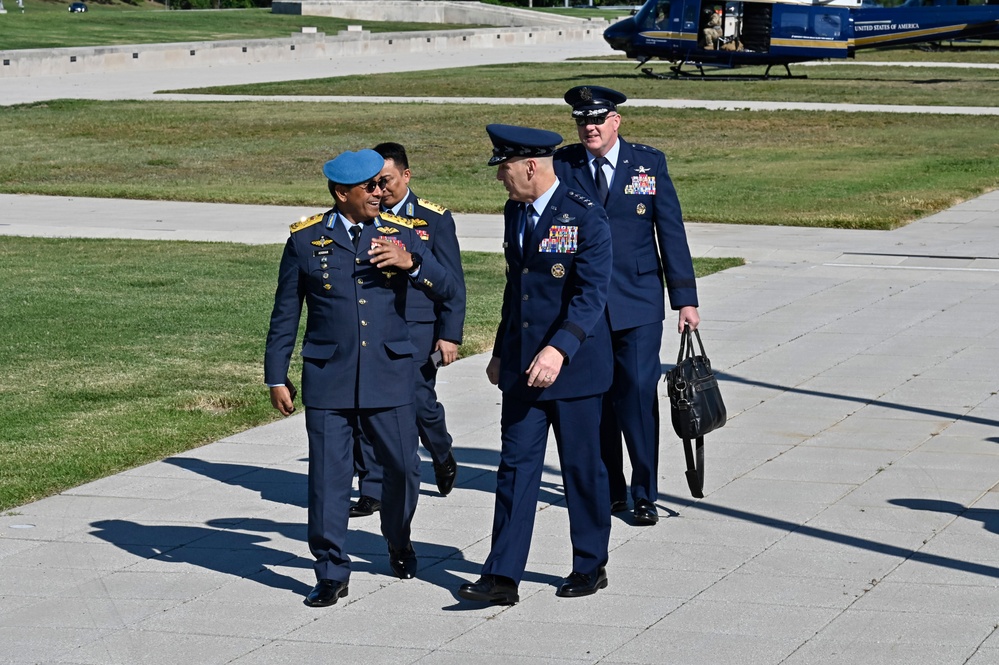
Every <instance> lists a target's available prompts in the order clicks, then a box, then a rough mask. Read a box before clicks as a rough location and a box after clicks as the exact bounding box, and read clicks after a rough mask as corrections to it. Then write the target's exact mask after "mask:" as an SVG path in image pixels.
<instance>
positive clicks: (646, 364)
mask: <svg viewBox="0 0 999 665" xmlns="http://www.w3.org/2000/svg"><path fill="white" fill-rule="evenodd" d="M626 100H627V97H625V96H624V95H623V94H621V93H620V92H617V91H615V90H610V89H609V88H602V87H600V86H578V87H575V88H572V89H571V90H569V91H568V92H567V93H565V101H566V103H568V104H569V105H570V106H572V117H573V119H574V120H575V122H576V129H577V131H578V134H579V140H580V141H581V143H577V144H574V145H570V146H566V147H564V148H562V149H561V150H559V151H558V152H557V153H556V154H555V171H556V172H557V173H558V175H559V178H561V179H563V180H564V181H565V182H566V184H567V185H568V186H569V187H573V188H576V189H578V190H580V191H582V192H584V193H585V194H587V195H588V196H591V197H593V198H594V200H596V201H597V202H598V203H599V204H600V205H602V206H604V208H606V210H607V216H608V218H609V219H610V228H611V234H612V235H613V237H614V267H613V274H612V277H611V284H610V290H609V292H608V295H607V318H608V320H609V321H610V327H611V331H612V332H611V337H612V340H613V345H614V385H613V387H612V388H611V390H610V392H609V393H608V396H607V400H606V401H605V404H604V415H603V418H602V422H601V429H602V432H601V448H602V455H603V459H604V463H605V464H606V465H607V472H608V474H609V476H610V493H611V501H612V503H613V505H612V510H613V511H614V512H619V511H623V510H627V508H628V501H627V484H626V483H625V479H624V472H623V470H622V469H623V456H622V453H621V434H622V433H623V434H624V440H625V443H626V444H627V447H628V455H629V457H630V459H631V466H632V475H631V496H632V499H633V500H634V520H635V523H636V524H640V525H653V524H655V523H656V522H658V521H659V514H658V511H657V510H656V500H657V499H658V498H659V494H658V482H657V481H658V474H659V393H658V383H659V378H660V375H661V367H660V362H659V347H660V345H661V344H662V336H663V319H664V318H665V317H666V309H665V305H664V303H663V278H664V277H665V281H666V294H667V295H668V296H669V301H670V305H671V306H672V308H673V309H674V310H678V321H677V329H678V330H679V331H682V330H683V326H684V324H688V323H689V324H690V327H691V329H694V328H697V324H698V322H699V321H700V317H699V315H698V313H697V286H696V283H695V281H694V265H693V262H692V261H691V258H690V249H689V248H688V246H687V235H686V232H685V231H684V228H683V216H682V215H681V213H680V202H679V200H677V197H676V190H674V189H673V183H672V181H671V180H670V177H669V173H668V172H667V170H666V157H665V155H663V153H661V152H660V151H658V150H656V149H655V148H650V147H649V146H647V145H641V144H638V143H628V142H627V141H625V140H624V139H623V138H621V137H620V136H618V128H619V127H620V125H621V115H620V114H619V113H618V112H617V105H618V104H622V103H623V102H625V101H626Z"/></svg>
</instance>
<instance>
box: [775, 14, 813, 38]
mask: <svg viewBox="0 0 999 665" xmlns="http://www.w3.org/2000/svg"><path fill="white" fill-rule="evenodd" d="M807 28H808V13H807V12H796V11H788V10H786V9H785V10H784V13H783V14H781V17H780V35H781V37H792V36H794V35H803V34H805V31H806V30H807Z"/></svg>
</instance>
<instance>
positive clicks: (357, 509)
mask: <svg viewBox="0 0 999 665" xmlns="http://www.w3.org/2000/svg"><path fill="white" fill-rule="evenodd" d="M381 509H382V502H381V501H378V500H376V499H372V498H371V497H370V496H362V497H361V498H360V499H358V500H357V503H352V504H351V505H350V516H351V517H367V516H368V515H374V514H375V513H377V512H378V511H379V510H381Z"/></svg>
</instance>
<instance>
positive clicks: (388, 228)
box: [378, 226, 399, 235]
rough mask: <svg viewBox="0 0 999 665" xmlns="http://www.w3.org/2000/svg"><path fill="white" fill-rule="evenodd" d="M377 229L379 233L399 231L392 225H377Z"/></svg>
mask: <svg viewBox="0 0 999 665" xmlns="http://www.w3.org/2000/svg"><path fill="white" fill-rule="evenodd" d="M378 230H379V231H380V232H381V233H388V234H389V235H391V234H393V233H399V229H397V228H395V227H394V226H379V227H378Z"/></svg>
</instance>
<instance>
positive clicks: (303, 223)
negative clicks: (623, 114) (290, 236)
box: [291, 213, 323, 233]
mask: <svg viewBox="0 0 999 665" xmlns="http://www.w3.org/2000/svg"><path fill="white" fill-rule="evenodd" d="M321 221H323V215H322V213H320V214H318V215H313V216H312V217H303V218H302V219H300V220H298V221H297V222H295V223H294V224H292V225H291V232H292V233H295V232H296V231H301V230H302V229H307V228H309V227H310V226H312V225H313V224H317V223H319V222H321Z"/></svg>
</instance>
